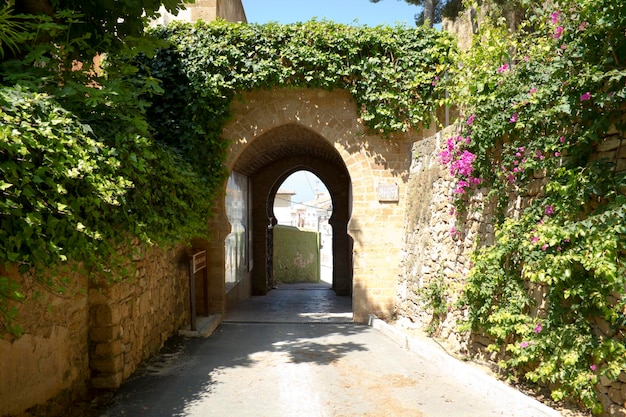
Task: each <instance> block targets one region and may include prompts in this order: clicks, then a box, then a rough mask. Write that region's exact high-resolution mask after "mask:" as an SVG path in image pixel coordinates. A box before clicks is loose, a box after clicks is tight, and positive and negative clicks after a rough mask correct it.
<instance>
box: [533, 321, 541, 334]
mask: <svg viewBox="0 0 626 417" xmlns="http://www.w3.org/2000/svg"><path fill="white" fill-rule="evenodd" d="M542 330H543V327H541V323H537V325H536V326H535V329H534V330H533V332H535V333H540V332H541V331H542Z"/></svg>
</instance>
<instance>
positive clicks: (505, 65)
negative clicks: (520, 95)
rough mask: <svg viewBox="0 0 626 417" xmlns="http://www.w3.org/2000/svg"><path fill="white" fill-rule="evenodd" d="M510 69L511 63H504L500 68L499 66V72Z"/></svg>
mask: <svg viewBox="0 0 626 417" xmlns="http://www.w3.org/2000/svg"><path fill="white" fill-rule="evenodd" d="M508 69H509V64H504V65H502V66H501V67H500V68H498V72H499V73H500V74H502V73H503V72H506V71H507V70H508Z"/></svg>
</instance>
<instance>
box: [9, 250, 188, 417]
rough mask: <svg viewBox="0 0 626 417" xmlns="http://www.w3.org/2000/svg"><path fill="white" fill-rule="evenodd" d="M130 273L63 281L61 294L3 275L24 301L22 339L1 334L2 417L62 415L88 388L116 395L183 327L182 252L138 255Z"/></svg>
mask: <svg viewBox="0 0 626 417" xmlns="http://www.w3.org/2000/svg"><path fill="white" fill-rule="evenodd" d="M129 267H130V268H131V269H129V270H130V271H133V272H132V276H131V277H129V279H128V280H125V281H124V282H113V283H111V282H109V281H108V280H102V281H101V282H95V281H94V280H88V279H87V277H86V276H83V275H79V274H76V273H74V274H69V275H68V276H66V277H61V279H64V280H66V281H67V284H66V287H67V288H66V289H65V290H64V291H63V292H60V291H58V289H56V287H53V286H48V287H46V286H44V285H42V284H41V283H39V282H37V281H35V280H34V279H33V277H32V276H28V275H26V276H22V275H20V274H18V273H16V272H15V271H0V276H9V277H10V278H11V279H12V280H14V281H16V282H18V283H19V284H20V285H21V286H22V288H23V292H24V294H25V299H24V301H22V302H19V303H14V304H13V305H14V306H15V307H16V309H17V312H18V315H17V318H16V323H18V324H19V325H20V326H21V327H22V329H23V334H22V335H21V336H19V337H15V336H12V335H11V334H9V333H7V332H5V333H0V337H1V338H0V358H1V360H0V416H11V415H20V416H22V415H23V416H31V415H32V416H41V415H47V416H53V415H65V414H66V413H65V411H66V410H67V408H68V407H69V404H70V403H71V402H72V401H74V400H76V399H77V398H79V397H81V396H83V395H84V394H86V392H87V390H88V389H89V387H94V388H106V389H108V388H117V387H118V386H119V385H120V383H121V382H122V381H123V380H124V379H126V378H128V377H129V376H130V375H131V373H132V372H133V371H134V370H135V369H136V368H137V366H138V365H139V364H140V363H141V361H143V360H145V359H146V358H148V357H150V356H151V355H153V354H155V353H156V352H157V351H158V350H159V349H160V348H161V347H162V346H163V343H164V342H165V340H166V339H167V338H168V337H170V336H171V335H172V334H173V333H174V332H175V331H176V330H178V329H179V328H180V327H181V326H182V325H183V324H184V323H187V322H188V320H189V307H188V305H189V289H188V287H189V285H188V282H189V281H188V263H187V251H186V249H185V248H183V247H178V248H174V249H169V250H164V249H158V248H155V249H150V250H148V251H145V252H143V253H138V254H137V255H136V256H135V257H134V258H133V259H132V261H131V265H129ZM55 281H56V282H58V278H57V279H56V280H55ZM53 288H54V289H53Z"/></svg>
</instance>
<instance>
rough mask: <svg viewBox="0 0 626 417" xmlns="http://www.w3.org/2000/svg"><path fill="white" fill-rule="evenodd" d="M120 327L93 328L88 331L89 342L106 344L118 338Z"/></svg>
mask: <svg viewBox="0 0 626 417" xmlns="http://www.w3.org/2000/svg"><path fill="white" fill-rule="evenodd" d="M120 334H121V327H120V326H119V325H118V326H100V327H96V326H93V327H91V328H90V329H89V340H91V341H93V342H108V341H110V340H114V339H117V338H118V337H120Z"/></svg>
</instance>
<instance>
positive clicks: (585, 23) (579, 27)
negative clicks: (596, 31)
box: [578, 21, 587, 30]
mask: <svg viewBox="0 0 626 417" xmlns="http://www.w3.org/2000/svg"><path fill="white" fill-rule="evenodd" d="M586 27H587V22H585V21H583V22H580V25H578V30H585V28H586Z"/></svg>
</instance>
